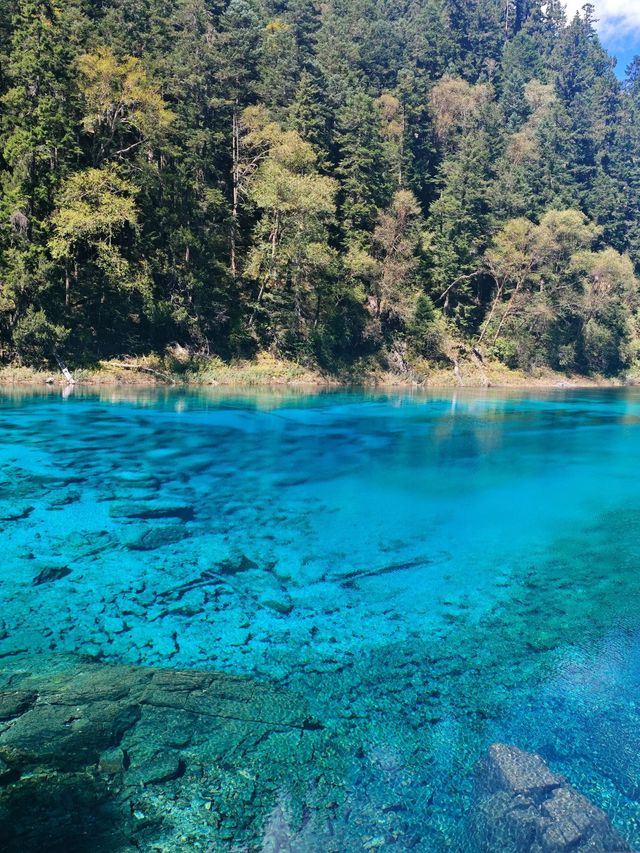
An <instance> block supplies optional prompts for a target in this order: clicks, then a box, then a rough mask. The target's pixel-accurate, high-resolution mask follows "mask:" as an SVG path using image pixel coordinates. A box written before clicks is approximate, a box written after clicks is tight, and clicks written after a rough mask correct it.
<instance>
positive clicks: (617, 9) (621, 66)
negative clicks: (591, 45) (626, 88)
mask: <svg viewBox="0 0 640 853" xmlns="http://www.w3.org/2000/svg"><path fill="white" fill-rule="evenodd" d="M592 2H593V4H594V6H595V7H596V17H597V18H598V30H599V32H600V38H601V40H602V43H603V44H604V45H605V47H606V48H607V50H608V51H609V53H611V54H613V56H616V57H617V59H618V66H617V68H616V71H617V73H618V76H620V77H624V72H625V69H626V67H627V66H628V65H629V63H630V62H631V60H632V59H633V57H634V56H635V55H636V54H640V0H592ZM584 3H585V0H567V12H568V14H569V16H573V15H574V14H575V13H576V11H577V10H578V9H581V8H582V6H583V5H584Z"/></svg>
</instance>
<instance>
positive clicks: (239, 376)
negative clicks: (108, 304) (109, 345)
mask: <svg viewBox="0 0 640 853" xmlns="http://www.w3.org/2000/svg"><path fill="white" fill-rule="evenodd" d="M72 373H73V377H74V380H75V382H76V383H77V384H79V385H99V386H104V385H167V386H171V385H182V386H184V385H187V386H189V385H193V386H209V387H216V386H220V387H231V386H235V387H252V386H254V387H255V386H264V387H267V386H272V387H273V386H289V387H296V386H301V387H305V386H310V387H313V386H316V387H320V386H322V387H345V386H355V387H357V386H364V387H398V388H407V387H413V388H437V387H441V388H442V387H451V388H454V387H468V388H482V387H521V388H525V387H539V388H545V387H546V388H552V387H583V386H584V387H599V386H622V385H628V384H631V385H633V384H639V383H640V373H637V372H633V371H630V372H629V374H627V375H626V376H622V377H619V378H604V377H584V376H569V375H565V374H561V373H555V372H553V371H551V370H539V371H536V372H535V373H524V372H523V371H519V370H511V369H509V368H508V367H505V366H504V365H503V364H500V363H499V362H492V363H485V364H483V365H478V364H477V363H472V362H471V361H461V362H460V364H459V370H458V373H457V374H456V372H455V371H454V369H453V368H452V367H451V366H448V365H446V366H444V365H435V366H434V365H433V364H430V363H428V362H416V363H414V364H412V365H411V366H410V369H409V370H408V371H407V372H406V373H391V372H388V371H385V370H383V369H382V368H380V367H379V366H377V365H375V364H371V363H365V364H362V365H358V366H357V367H356V368H354V369H352V370H350V371H349V372H345V373H342V374H326V373H322V372H321V371H319V370H317V369H316V370H314V369H312V368H309V367H307V366H305V365H301V364H298V363H296V362H293V361H287V360H284V359H278V358H275V357H274V356H272V355H270V354H268V353H262V354H260V355H258V356H257V357H256V358H254V359H251V360H236V361H230V362H225V361H222V360H221V359H219V358H217V357H213V356H212V357H202V356H199V357H197V358H193V357H191V356H189V355H188V354H187V353H182V352H178V353H176V352H173V353H170V354H167V355H165V356H160V355H155V354H151V355H147V356H139V357H136V358H128V357H125V358H121V359H111V360H108V361H101V362H99V363H98V364H97V365H95V366H94V367H88V368H86V367H83V368H78V369H75V370H72ZM0 384H2V385H65V384H66V380H65V379H64V377H63V376H62V374H61V373H60V371H59V370H57V369H53V368H52V369H38V368H31V367H25V366H15V365H7V366H4V367H0Z"/></svg>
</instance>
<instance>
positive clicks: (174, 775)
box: [127, 751, 186, 785]
mask: <svg viewBox="0 0 640 853" xmlns="http://www.w3.org/2000/svg"><path fill="white" fill-rule="evenodd" d="M185 770H186V764H185V762H184V761H183V760H182V759H181V758H180V755H179V754H178V753H176V752H171V751H162V752H156V753H154V754H153V755H150V756H147V757H146V758H145V760H144V761H143V762H142V763H141V764H140V765H139V766H137V765H136V762H135V758H134V759H133V761H132V766H131V770H130V771H129V773H128V775H127V784H131V783H141V784H143V785H162V784H163V783H164V782H171V781H172V780H173V779H179V778H180V777H181V776H183V775H184V772H185Z"/></svg>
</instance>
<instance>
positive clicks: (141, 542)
mask: <svg viewBox="0 0 640 853" xmlns="http://www.w3.org/2000/svg"><path fill="white" fill-rule="evenodd" d="M188 536H189V531H188V530H187V529H186V528H185V527H183V526H181V525H179V524H168V525H166V526H164V527H148V528H145V529H144V530H143V531H141V532H140V533H139V534H137V535H136V536H134V537H132V538H131V539H129V540H128V541H126V542H125V545H126V547H127V548H129V549H130V550H131V551H155V549H156V548H162V547H163V546H164V545H175V543H176V542H181V541H182V540H183V539H186V538H187V537H188Z"/></svg>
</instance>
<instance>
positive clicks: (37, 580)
mask: <svg viewBox="0 0 640 853" xmlns="http://www.w3.org/2000/svg"><path fill="white" fill-rule="evenodd" d="M70 574H71V569H70V568H69V566H45V567H44V568H43V569H42V570H41V571H40V572H38V574H37V575H36V576H35V577H34V579H33V580H32V581H31V583H32V584H33V586H40V585H41V584H43V583H53V582H54V581H59V580H62V578H66V577H67V575H70Z"/></svg>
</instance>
